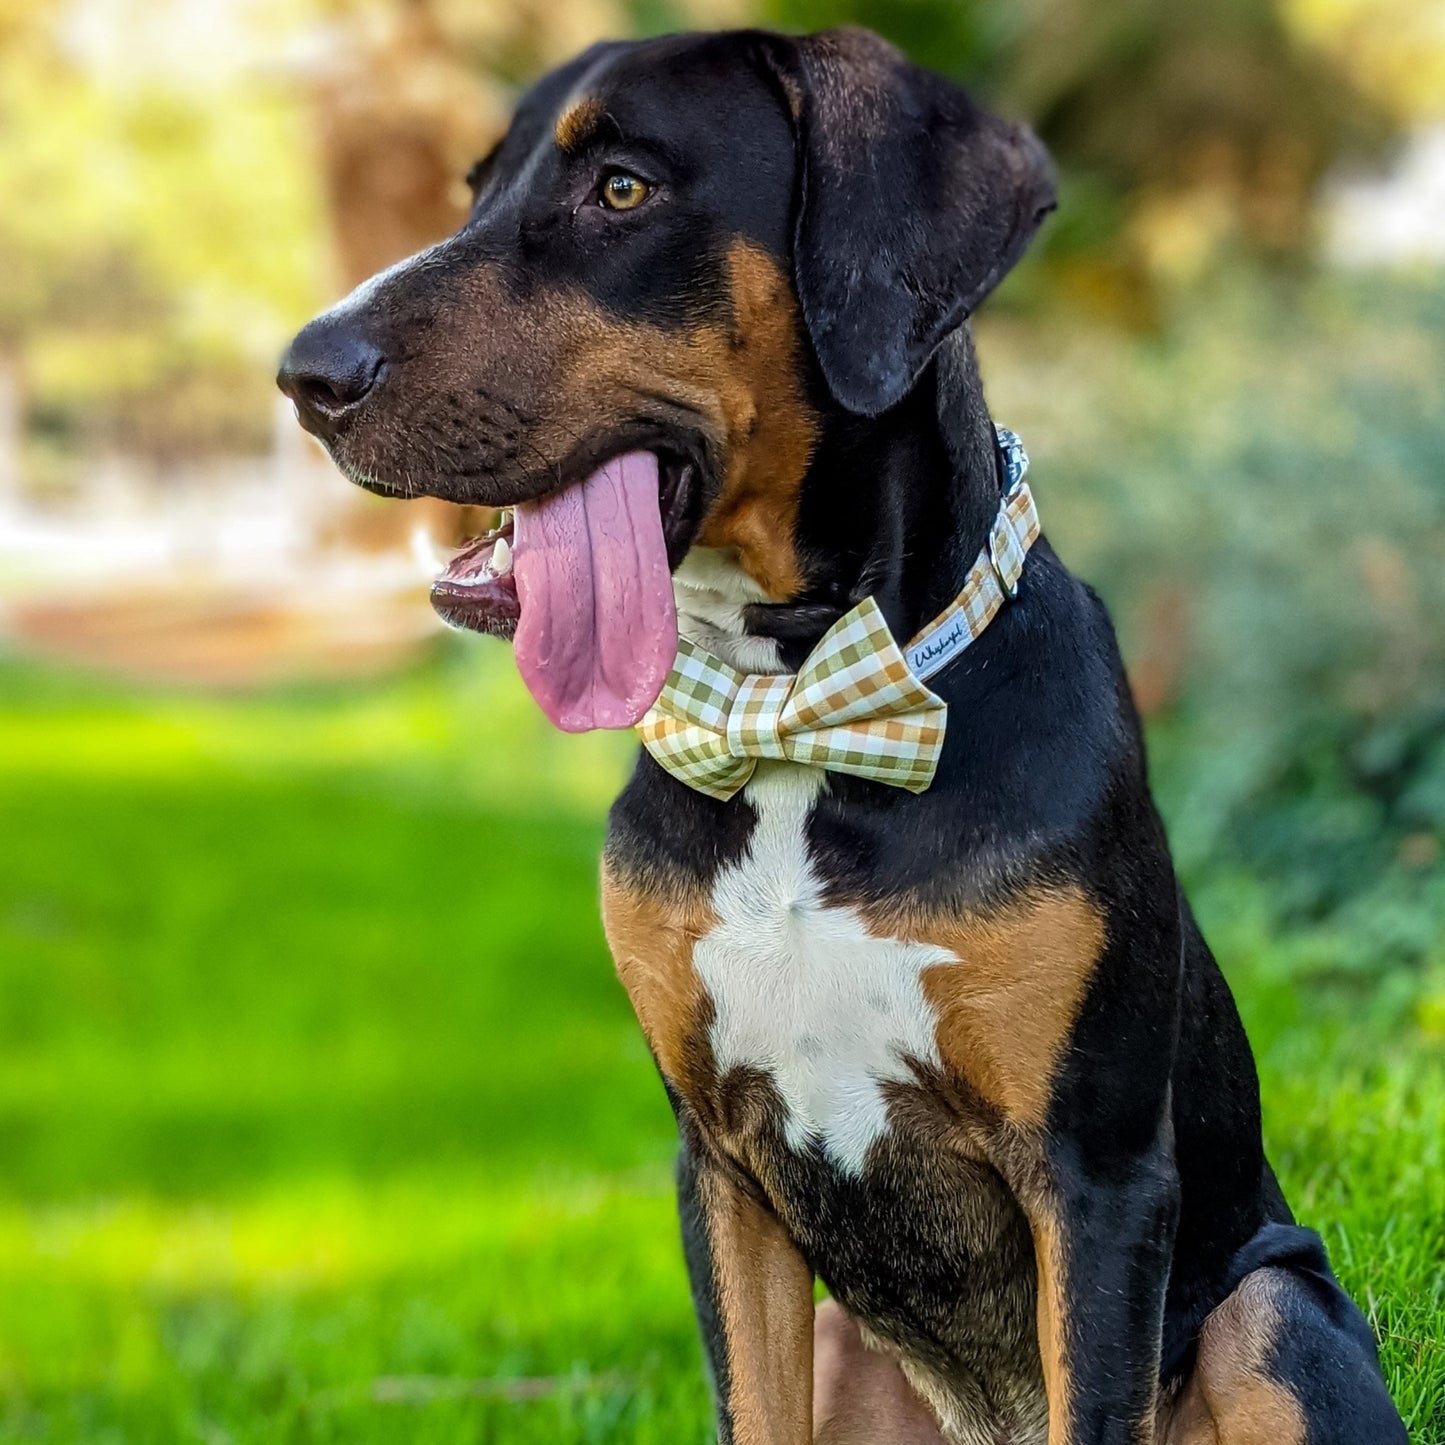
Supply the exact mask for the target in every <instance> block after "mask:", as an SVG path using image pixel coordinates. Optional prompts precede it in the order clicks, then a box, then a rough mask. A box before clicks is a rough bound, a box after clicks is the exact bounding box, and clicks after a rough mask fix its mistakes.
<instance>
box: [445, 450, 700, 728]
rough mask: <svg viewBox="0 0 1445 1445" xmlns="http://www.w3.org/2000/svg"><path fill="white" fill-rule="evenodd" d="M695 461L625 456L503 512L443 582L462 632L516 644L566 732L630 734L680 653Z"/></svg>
mask: <svg viewBox="0 0 1445 1445" xmlns="http://www.w3.org/2000/svg"><path fill="white" fill-rule="evenodd" d="M700 493H701V488H700V485H699V471H698V468H697V466H696V464H695V463H693V462H691V461H688V460H683V459H681V458H672V457H667V456H661V455H659V454H658V453H656V452H651V451H631V452H624V453H622V454H621V455H618V456H614V457H612V458H611V459H610V460H608V461H606V462H604V463H603V465H602V466H600V467H598V468H597V469H596V470H595V471H592V472H590V473H589V474H588V475H587V476H585V477H584V478H582V480H580V481H577V482H574V483H572V484H571V485H570V486H566V487H563V488H562V489H560V490H558V491H554V492H551V493H549V494H548V495H546V496H543V497H539V498H536V499H534V500H532V501H527V502H521V503H518V504H517V505H516V506H514V507H513V508H512V509H511V511H510V513H504V514H503V518H502V521H501V523H500V525H499V526H498V527H497V528H496V529H495V530H494V531H491V532H489V533H487V534H486V536H484V537H478V538H476V539H475V540H474V541H471V542H468V543H467V544H466V545H465V546H464V547H463V548H462V549H461V550H460V551H459V552H458V553H457V554H456V556H454V557H453V558H452V560H451V562H450V563H449V564H448V566H447V567H446V570H445V571H444V572H443V573H442V575H441V576H440V577H438V578H437V580H436V582H435V583H434V584H433V585H432V591H431V600H432V606H433V607H435V608H436V610H437V612H438V613H439V614H440V615H441V617H442V618H443V620H444V621H446V622H448V623H449V624H451V625H452V626H453V627H462V628H467V629H469V630H470V631H473V632H484V633H488V634H490V635H492V636H494V637H505V638H510V639H512V640H513V642H514V644H515V650H516V655H517V667H518V670H519V671H520V672H521V674H522V679H523V681H524V682H525V683H526V684H527V687H528V688H529V690H530V691H531V693H532V695H533V697H535V698H536V700H537V702H538V704H539V705H540V706H541V708H542V710H543V711H544V712H545V713H546V714H547V716H548V717H549V718H551V720H552V721H553V722H554V723H555V724H556V725H557V726H558V727H559V728H562V729H563V730H564V731H566V732H585V731H588V730H590V729H592V728H624V727H631V726H632V725H633V724H634V723H636V722H638V721H639V720H640V719H641V718H642V716H643V715H644V714H645V713H646V712H647V710H648V708H650V707H651V706H652V704H653V703H654V702H655V701H656V700H657V695H658V693H659V692H661V690H662V685H663V683H664V682H665V681H666V679H667V674H668V672H669V671H670V670H671V667H672V663H673V659H674V657H675V655H676V652H677V614H676V610H675V604H674V601H673V592H672V568H673V567H675V566H676V565H677V563H678V562H680V561H681V559H682V556H683V554H684V553H685V552H686V550H687V547H688V545H689V543H690V541H691V539H692V535H693V533H694V532H695V531H696V528H697V524H698V520H699V518H698V512H699V509H700V505H701V495H700Z"/></svg>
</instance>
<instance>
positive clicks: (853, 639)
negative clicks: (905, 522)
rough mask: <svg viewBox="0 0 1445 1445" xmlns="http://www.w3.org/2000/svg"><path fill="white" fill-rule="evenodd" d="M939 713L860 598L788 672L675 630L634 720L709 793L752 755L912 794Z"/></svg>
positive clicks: (928, 778) (929, 777)
mask: <svg viewBox="0 0 1445 1445" xmlns="http://www.w3.org/2000/svg"><path fill="white" fill-rule="evenodd" d="M947 713H948V709H947V707H946V706H945V704H944V703H943V701H942V699H940V698H938V697H935V696H934V695H933V693H931V692H930V691H929V690H928V689H927V688H926V687H924V685H923V684H922V683H921V682H919V681H918V679H917V678H915V677H914V676H913V674H912V673H911V672H910V671H909V670H908V664H907V663H906V662H905V661H904V660H903V654H902V652H900V651H899V648H898V644H897V643H896V642H895V641H894V640H893V634H892V633H891V632H890V631H889V630H888V624H887V623H886V622H885V621H884V620H883V613H882V611H881V610H880V609H879V606H878V604H877V603H876V602H875V601H874V600H873V599H872V598H871V597H865V598H864V599H863V601H862V602H860V603H859V604H858V605H857V606H856V607H855V608H854V609H853V610H852V611H851V612H849V613H847V614H846V615H845V616H843V617H840V618H839V619H838V621H837V622H835V623H834V624H833V625H832V627H830V628H829V629H828V631H827V632H826V633H824V634H823V639H822V641H821V642H819V643H818V645H817V647H815V648H814V649H813V651H812V652H810V653H809V654H808V657H807V660H806V661H805V662H804V664H803V667H802V669H801V670H800V671H799V672H798V673H796V674H782V675H778V676H766V675H762V674H757V673H742V672H738V671H737V670H736V669H735V668H732V667H729V666H728V664H727V663H725V662H722V661H720V660H719V659H718V658H716V657H713V656H712V655H711V654H709V653H707V652H704V651H703V650H702V649H701V648H700V647H697V646H695V645H694V644H693V643H691V642H689V641H687V639H686V638H684V639H683V640H682V641H680V642H679V643H678V648H677V661H676V662H675V663H674V664H673V669H672V673H671V674H670V675H669V677H668V679H667V682H666V683H665V684H664V685H663V689H662V695H661V696H660V697H659V698H658V700H657V702H656V703H655V704H654V705H653V707H652V710H651V711H650V712H649V713H648V714H647V716H646V717H645V718H643V720H642V721H641V722H640V723H639V724H638V731H639V732H640V733H641V734H642V741H643V743H644V744H645V745H646V747H647V750H648V752H650V753H651V754H652V756H653V757H654V758H656V759H657V761H658V762H659V763H661V764H662V766H663V767H665V768H666V769H667V770H668V772H670V773H672V774H673V775H674V776H675V777H678V778H680V779H681V780H682V781H683V782H684V783H686V784H688V786H689V787H693V788H696V789H697V790H698V791H699V792H703V793H707V794H709V795H710V796H712V797H714V798H721V799H724V800H726V799H728V798H731V797H732V795H733V794H734V793H736V792H737V791H738V789H739V788H741V787H742V786H743V784H744V783H746V782H747V780H748V779H749V778H750V777H751V776H752V774H753V769H754V768H755V767H756V766H757V762H758V759H759V758H786V759H788V760H789V761H791V762H795V763H805V764H810V765H812V766H815V767H822V768H830V769H832V770H833V771H835V772H840V773H855V774H857V775H858V776H859V777H864V778H874V779H876V780H877V781H879V782H882V783H890V784H892V785H893V786H894V787H898V788H907V789H908V790H909V792H912V793H921V792H922V791H923V790H924V789H925V788H926V787H927V786H928V785H929V783H931V782H932V781H933V774H934V770H935V769H936V768H937V766H938V757H939V754H940V752H942V750H943V730H944V724H945V721H946V718H947Z"/></svg>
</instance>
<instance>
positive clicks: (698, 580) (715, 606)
mask: <svg viewBox="0 0 1445 1445" xmlns="http://www.w3.org/2000/svg"><path fill="white" fill-rule="evenodd" d="M672 591H673V595H674V596H675V597H676V598H677V630H678V631H679V632H680V633H682V635H683V636H684V637H685V638H687V640H688V641H689V642H695V643H696V644H697V645H698V646H699V647H701V648H704V649H705V650H706V651H708V652H710V653H712V655H713V656H714V657H717V658H721V659H722V661H723V662H726V663H728V664H729V665H730V666H732V667H735V668H737V669H738V670H739V671H740V672H781V671H782V666H781V664H780V663H779V662H778V644H777V643H776V642H774V641H773V640H772V639H771V638H769V637H754V636H752V635H750V634H749V633H748V630H747V627H746V626H745V625H744V623H743V608H744V607H746V606H747V605H748V604H749V603H751V602H766V601H767V596H768V594H767V593H766V592H764V591H763V589H762V588H761V587H759V586H758V584H757V583H756V582H754V581H753V579H752V578H751V577H749V576H748V574H747V573H746V572H744V571H743V569H742V568H741V567H740V566H739V565H738V556H737V552H736V551H735V550H734V549H732V548H722V547H694V548H692V549H691V550H690V551H689V552H688V554H687V555H686V556H685V557H684V558H683V559H682V562H681V563H680V564H679V566H678V568H677V571H675V572H674V573H673V574H672Z"/></svg>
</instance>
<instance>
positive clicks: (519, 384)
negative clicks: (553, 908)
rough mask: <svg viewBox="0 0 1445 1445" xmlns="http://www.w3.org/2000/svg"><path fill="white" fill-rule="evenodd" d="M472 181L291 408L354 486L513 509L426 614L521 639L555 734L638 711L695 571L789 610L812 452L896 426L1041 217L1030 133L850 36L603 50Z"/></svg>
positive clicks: (326, 341)
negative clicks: (438, 237)
mask: <svg viewBox="0 0 1445 1445" xmlns="http://www.w3.org/2000/svg"><path fill="white" fill-rule="evenodd" d="M470 180H471V184H472V188H473V191H474V193H475V204H474V206H473V209H472V213H471V216H470V217H469V219H468V221H467V223H466V224H465V225H464V226H463V227H462V229H461V230H460V231H458V232H457V234H456V235H454V236H452V237H451V238H450V239H448V240H446V241H443V242H441V243H440V244H439V245H436V246H434V247H432V248H431V249H430V250H428V251H425V252H423V253H421V254H420V255H418V256H415V257H413V258H411V259H410V260H408V261H404V262H402V263H400V264H399V265H397V266H394V267H392V268H391V269H390V270H388V271H385V272H383V273H382V274H381V275H379V276H377V277H375V278H374V279H373V280H371V281H369V282H367V283H366V284H365V285H363V286H361V287H360V288H358V289H357V290H356V291H355V292H353V293H352V295H351V296H349V297H348V298H346V300H344V301H343V302H341V303H340V304H339V305H338V306H337V307H335V308H334V309H333V310H331V311H329V312H327V313H326V314H324V315H323V316H321V317H318V318H317V319H316V320H315V321H313V322H311V323H310V325H308V326H307V327H306V328H305V329H304V330H303V331H302V332H301V333H300V335H299V336H298V337H297V338H296V340H295V341H294V342H293V344H292V347H291V349H290V351H289V352H288V354H287V356H286V358H285V361H284V362H283V364H282V369H281V375H280V378H279V380H280V384H281V386H282V388H283V389H284V390H285V391H286V392H287V393H288V395H290V396H291V397H292V398H293V400H294V401H295V402H296V406H297V410H298V412H299V414H300V417H301V420H302V423H303V425H305V426H306V427H307V428H308V429H309V430H311V431H312V432H314V433H315V434H316V435H317V436H318V437H320V438H321V439H322V440H323V441H324V442H325V444H326V445H327V447H328V448H329V449H330V451H331V454H332V456H333V457H334V458H335V459H336V461H337V463H338V464H339V465H340V466H341V468H342V469H343V470H344V471H345V472H346V473H347V475H348V476H350V477H351V478H352V479H353V480H354V481H356V482H358V483H359V484H361V485H362V486H365V487H369V488H371V489H373V490H376V491H380V492H383V493H387V494H390V495H398V496H416V495H422V494H425V495H430V496H437V497H443V498H447V499H449V500H452V501H456V502H469V503H481V504H489V505H492V506H509V507H516V508H517V514H516V522H515V528H516V530H515V534H513V533H512V532H511V531H510V530H507V529H504V531H503V533H502V534H501V540H502V545H501V547H498V545H497V543H496V541H495V539H492V540H488V541H486V542H484V543H482V544H480V545H478V546H476V547H473V548H471V549H470V550H469V551H467V552H464V553H463V555H462V557H461V558H460V559H459V560H458V562H457V563H455V564H454V565H453V567H452V568H451V569H450V571H449V574H448V576H447V577H446V578H444V579H443V581H442V582H441V583H440V584H439V587H438V592H437V597H438V604H439V606H440V607H441V608H442V610H443V612H444V615H449V617H450V620H453V621H456V622H460V623H461V624H463V625H469V626H473V627H477V628H479V629H482V630H488V631H495V632H500V633H503V634H505V635H512V633H513V632H515V633H516V641H517V653H518V662H519V665H520V666H521V668H522V671H523V674H524V676H525V677H526V678H527V681H528V683H529V685H531V686H532V689H533V692H534V693H535V694H536V695H537V697H538V699H539V701H541V702H542V704H543V706H544V707H545V708H546V709H547V711H548V712H549V713H550V714H551V715H552V717H553V718H554V720H555V721H558V722H559V723H560V724H561V725H563V726H566V727H570V728H580V727H589V726H620V725H625V724H626V723H628V722H630V721H632V720H634V719H635V717H636V716H639V715H640V714H641V712H642V711H645V710H646V708H647V706H649V705H650V703H651V702H652V700H653V698H654V697H655V696H656V693H657V690H658V689H659V688H660V686H661V683H662V681H663V678H664V677H665V675H666V671H667V668H668V667H669V666H670V665H671V662H672V657H673V652H674V650H675V645H676V637H675V633H674V631H673V626H674V623H673V613H672V597H671V586H670V582H669V578H668V574H669V571H670V570H671V569H672V568H675V567H676V566H677V565H678V564H679V562H680V561H681V559H682V558H683V556H684V555H685V554H686V553H687V552H688V551H689V549H690V548H692V547H693V546H694V545H701V546H706V547H714V548H721V549H731V551H732V552H733V553H735V555H736V560H737V563H738V565H739V566H740V568H741V570H742V572H743V573H745V574H746V575H747V577H748V578H750V579H751V582H752V584H755V587H756V595H757V596H758V597H759V598H768V599H772V600H781V599H784V598H788V597H792V596H795V595H797V594H798V593H799V592H800V591H801V590H802V588H803V587H804V586H805V583H806V565H805V562H804V560H803V558H802V556H801V554H800V551H799V546H798V539H797V537H796V521H797V514H798V506H799V497H800V492H801V489H802V487H803V483H804V478H805V476H806V474H807V472H808V468H809V461H810V458H811V457H812V455H813V453H814V451H815V449H816V447H817V445H818V443H819V439H820V437H821V436H822V435H823V434H824V431H825V429H826V428H827V427H828V426H829V425H830V423H831V421H832V420H833V419H834V418H835V417H842V416H845V415H846V416H851V417H853V418H856V417H858V416H864V417H872V416H876V415H879V414H880V413H883V412H885V411H887V410H888V409H889V408H891V407H893V406H895V405H896V404H897V403H898V402H899V401H900V400H901V399H902V398H904V397H905V396H906V395H907V394H908V392H909V391H910V389H911V388H912V387H913V386H914V385H915V383H916V382H917V381H918V378H919V376H920V374H921V373H922V372H923V370H924V369H925V367H926V366H927V364H928V362H929V360H930V358H931V356H932V355H933V353H934V351H935V350H936V349H937V347H938V345H939V343H940V342H941V341H942V340H943V338H944V337H945V336H946V335H947V334H948V333H949V332H950V331H952V330H953V329H954V328H956V327H957V326H958V325H959V324H960V323H961V322H962V321H963V320H964V318H965V317H967V315H968V314H969V312H970V311H971V310H972V308H973V307H974V306H976V305H977V304H978V302H979V301H980V300H981V299H982V298H983V297H984V296H985V295H986V294H987V292H988V291H989V290H990V289H991V288H992V287H993V286H994V284H995V283H996V282H997V281H998V280H999V279H1000V278H1001V277H1002V276H1003V274H1004V273H1005V271H1007V269H1008V268H1009V266H1010V265H1011V264H1012V263H1013V261H1014V260H1015V259H1016V258H1017V257H1018V255H1019V254H1020V252H1021V251H1022V250H1023V248H1024V246H1025V245H1026V244H1027V242H1028V240H1029V238H1030V237H1031V236H1032V235H1033V233H1034V231H1035V229H1036V228H1037V226H1038V224H1039V222H1040V221H1041V220H1042V218H1043V217H1044V215H1045V214H1046V213H1047V212H1048V211H1049V210H1050V209H1051V207H1052V205H1053V188H1052V182H1051V177H1050V171H1049V167H1048V163H1047V159H1046V157H1045V155H1044V152H1043V150H1042V147H1040V145H1039V144H1038V142H1037V141H1035V140H1034V138H1033V137H1032V136H1031V135H1030V134H1029V132H1028V131H1026V130H1024V129H1022V128H1020V127H1017V126H1011V125H1006V124H1004V123H1002V122H1000V121H998V120H996V119H994V118H993V117H991V116H989V115H987V114H986V113H984V112H983V111H981V110H979V109H978V108H977V107H976V106H975V105H974V104H973V103H972V102H971V101H970V100H969V99H968V97H967V96H966V95H964V94H963V93H962V92H961V91H960V90H958V89H957V88H955V87H954V86H952V85H950V84H948V83H947V82H945V81H943V80H942V79H940V78H939V77H937V76H935V75H932V74H930V73H928V72H926V71H923V70H920V69H918V68H917V67H915V66H913V65H911V64H909V63H908V61H907V60H905V59H904V57H903V56H902V55H900V54H899V53H898V52H897V51H896V50H894V49H893V48H892V47H891V46H889V45H887V44H885V43H884V42H883V41H881V40H879V39H878V38H877V37H876V36H873V35H871V34H868V33H867V32H864V31H856V30H850V31H834V32H827V33H824V34H820V35H815V36H811V37H807V38H803V39H791V38H786V37H782V36H777V35H769V34H764V33H760V32H750V31H744V32H734V33H724V34H717V35H703V36H675V37H667V38H664V39H660V40H653V41H644V42H639V43H637V44H605V45H599V46H596V47H594V48H593V49H592V50H589V51H588V52H586V53H585V54H584V55H582V56H581V57H579V58H578V59H577V60H575V61H573V62H572V63H571V64H569V65H567V66H564V67H563V68H561V69H560V70H557V71H555V72H553V73H552V74H551V75H549V76H547V77H546V78H544V79H543V80H541V81H540V82H538V84H537V85H536V86H534V87H533V89H532V90H530V91H529V92H528V93H527V94H526V95H525V96H524V98H523V99H522V102H521V104H520V105H519V107H518V109H517V113H516V117H515V119H514V121H513V123H512V126H511V129H510V130H509V131H508V133H507V135H506V136H505V138H504V139H503V140H502V141H501V143H500V144H499V145H498V146H497V147H496V148H495V149H494V150H493V151H492V153H491V154H490V155H488V156H487V157H486V158H485V159H484V160H482V161H481V162H479V163H478V165H477V166H476V167H475V169H474V170H473V172H472V175H471V178H470ZM499 553H500V556H499V555H498V554H499ZM513 556H515V567H514V569H513V570H512V571H510V572H509V571H508V566H509V564H511V563H512V560H513Z"/></svg>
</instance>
